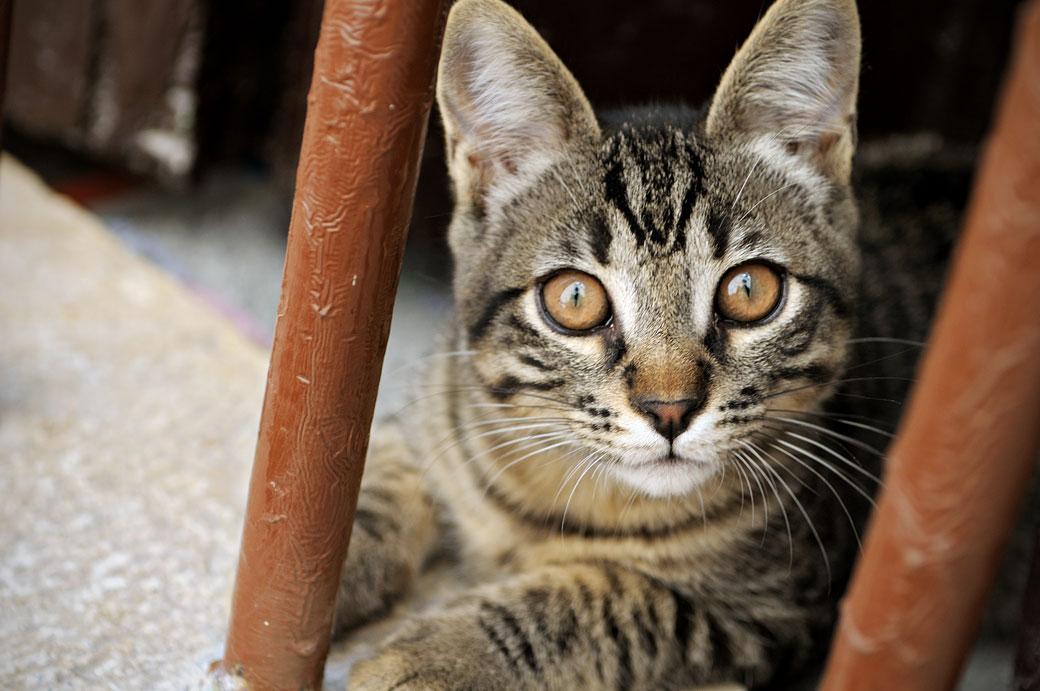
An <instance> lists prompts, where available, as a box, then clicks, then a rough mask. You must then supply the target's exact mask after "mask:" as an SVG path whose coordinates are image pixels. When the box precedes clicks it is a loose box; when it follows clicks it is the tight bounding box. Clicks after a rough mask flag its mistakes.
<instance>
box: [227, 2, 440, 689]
mask: <svg viewBox="0 0 1040 691" xmlns="http://www.w3.org/2000/svg"><path fill="white" fill-rule="evenodd" d="M446 4H447V3H446V2H444V0H396V1H390V0H326V3H325V8H324V14H323V18H322V25H321V34H320V38H319V40H318V46H317V50H316V53H315V60H314V75H313V78H312V81H311V90H310V94H309V96H308V109H307V120H306V125H305V128H304V135H303V145H302V148H301V152H300V163H299V169H298V172H297V178H296V197H295V201H294V205H293V214H292V221H291V223H290V227H289V240H288V248H287V250H286V259H285V275H284V278H283V282H282V297H281V303H280V305H279V310H278V323H277V326H276V328H275V341H274V348H273V352H272V354H271V366H270V370H269V373H268V379H267V394H266V396H265V399H264V407H263V414H262V416H261V421H260V435H259V441H258V443H257V449H256V459H255V461H254V465H253V474H252V479H251V481H250V486H249V500H248V505H247V508H246V518H245V527H244V529H243V535H242V547H241V555H240V557H239V563H238V572H237V576H236V581H235V590H234V596H233V600H232V613H231V623H230V626H229V630H228V637H227V645H226V648H225V656H224V660H223V662H222V663H219V664H218V665H217V667H218V670H219V671H222V672H223V673H225V674H233V675H236V676H238V677H240V678H242V679H244V680H245V681H246V682H247V683H248V684H249V685H250V686H252V687H255V688H262V689H286V690H289V689H291V690H292V691H297V690H298V689H317V688H320V686H321V680H322V673H323V668H324V664H325V657H326V655H327V653H328V648H329V637H330V632H331V627H332V617H333V612H334V604H335V597H336V590H337V585H338V583H339V579H340V572H341V570H342V565H343V560H344V558H345V556H346V552H347V543H348V541H349V537H350V527H351V523H352V521H353V517H354V509H355V507H356V504H357V496H358V488H359V484H360V481H361V472H362V469H363V466H364V459H365V453H366V450H367V446H368V434H369V427H370V426H371V423H372V411H373V407H374V404H375V396H376V388H377V386H378V383H379V375H380V371H381V368H382V361H383V353H384V350H385V348H386V338H387V334H388V333H389V330H390V314H391V309H392V307H393V302H394V296H395V294H396V291H397V281H398V277H399V274H400V270H401V255H402V252H403V249H404V238H405V232H406V229H407V226H408V222H409V219H410V216H411V210H412V201H413V199H414V194H415V182H416V177H417V174H418V164H419V157H420V154H421V151H422V145H423V141H424V139H425V135H426V125H427V121H428V116H429V111H430V107H431V105H432V102H433V95H434V90H433V85H434V77H435V74H436V65H437V58H438V54H439V51H440V41H441V34H442V30H443V26H444V18H445V16H446V10H447V7H446Z"/></svg>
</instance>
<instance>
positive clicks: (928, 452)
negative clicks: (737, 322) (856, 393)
mask: <svg viewBox="0 0 1040 691" xmlns="http://www.w3.org/2000/svg"><path fill="white" fill-rule="evenodd" d="M1017 39H1018V40H1017V42H1016V46H1017V50H1016V53H1015V56H1014V58H1013V60H1012V65H1011V69H1010V72H1009V75H1008V82H1007V84H1006V85H1005V91H1004V93H1003V97H1002V103H1001V107H1000V109H999V112H998V116H997V120H996V124H995V127H994V129H993V131H992V133H991V135H990V139H989V141H988V143H987V146H986V151H985V156H984V158H983V160H982V164H981V166H980V169H979V173H978V176H977V178H976V181H975V188H974V192H973V196H972V200H971V204H970V206H969V211H968V215H967V220H966V223H965V226H964V231H963V234H962V237H961V240H960V244H959V247H958V251H957V256H956V260H955V262H954V267H953V272H952V274H951V277H950V281H949V284H948V287H947V289H946V292H945V295H944V297H943V302H942V305H941V308H940V310H939V314H938V317H937V321H936V323H935V326H934V328H933V331H932V335H931V338H930V345H929V348H928V352H927V355H926V357H925V360H924V363H923V365H922V368H921V370H920V373H919V378H918V382H917V385H916V387H915V389H914V392H913V394H912V398H911V404H910V407H909V410H908V413H907V416H906V418H905V420H904V423H903V425H902V427H901V430H900V433H899V436H898V437H897V439H896V441H895V442H894V444H893V446H892V449H891V451H890V453H889V457H888V465H887V468H886V474H885V483H886V484H885V488H884V490H883V491H882V493H881V497H880V501H879V503H878V508H877V511H876V512H875V514H874V517H873V519H872V525H871V528H870V532H869V536H868V539H867V542H866V545H865V548H864V553H863V557H862V559H861V561H860V563H859V565H858V566H857V569H856V572H855V575H854V577H853V581H852V585H851V587H850V590H849V594H848V597H847V599H846V601H845V603H844V605H843V612H842V617H841V621H840V622H839V625H838V630H837V633H836V638H835V642H834V647H833V649H832V651H831V656H830V660H829V662H828V666H827V670H826V672H825V675H824V680H823V685H822V687H821V688H822V689H823V690H824V691H838V690H841V691H854V690H857V689H886V691H900V690H902V689H906V690H907V691H911V690H912V691H931V690H933V689H949V688H952V687H953V685H954V684H955V683H956V680H957V678H958V676H959V672H960V667H961V664H962V662H963V659H964V656H965V654H966V652H967V650H968V648H969V646H970V645H971V642H972V640H973V638H974V635H975V632H976V630H977V628H978V623H979V619H980V617H981V613H982V607H983V602H984V600H985V597H986V594H987V591H988V589H989V586H990V584H991V583H992V580H993V576H994V573H995V571H996V567H997V563H998V560H999V558H1000V555H1001V552H1002V550H1003V547H1004V545H1005V543H1006V540H1007V536H1008V534H1009V533H1010V530H1011V528H1012V524H1013V522H1014V517H1015V514H1016V510H1017V508H1018V506H1019V505H1020V503H1021V500H1022V497H1023V495H1024V492H1025V489H1026V486H1027V484H1028V480H1029V475H1030V473H1031V471H1032V469H1033V462H1034V459H1035V458H1036V451H1037V447H1038V445H1040V0H1033V2H1031V3H1029V4H1028V6H1026V7H1023V10H1022V14H1021V15H1020V24H1019V31H1018V36H1017Z"/></svg>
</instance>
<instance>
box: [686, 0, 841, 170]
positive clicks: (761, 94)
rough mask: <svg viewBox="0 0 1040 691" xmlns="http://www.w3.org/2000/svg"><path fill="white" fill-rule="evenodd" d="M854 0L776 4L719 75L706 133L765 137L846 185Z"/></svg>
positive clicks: (799, 0)
mask: <svg viewBox="0 0 1040 691" xmlns="http://www.w3.org/2000/svg"><path fill="white" fill-rule="evenodd" d="M859 69H860V30H859V14H858V13H857V11H856V4H855V2H854V0H777V2H775V3H774V4H773V6H772V7H770V8H769V11H768V12H766V14H765V16H764V17H762V19H761V20H760V21H759V22H758V25H757V26H755V29H754V31H752V32H751V36H750V37H749V38H748V40H747V41H746V42H745V43H744V45H743V46H742V47H741V48H740V50H739V51H738V52H737V55H736V57H735V58H734V59H733V62H732V63H730V66H729V67H728V68H727V69H726V72H725V74H724V75H723V77H722V81H721V83H720V84H719V88H718V90H717V91H716V92H715V97H714V98H713V99H712V104H711V109H710V110H709V112H708V120H707V129H708V133H709V134H727V133H728V134H750V135H758V134H765V135H770V136H772V137H775V138H776V139H777V140H778V141H780V142H782V143H783V144H785V145H786V146H787V148H788V150H789V151H791V152H793V153H796V154H798V155H800V156H803V157H806V158H808V159H809V160H811V161H812V162H813V163H814V164H815V165H816V167H817V168H818V169H819V170H820V172H822V173H823V174H825V175H827V176H829V177H832V178H835V179H838V180H842V181H847V180H848V177H849V172H850V169H851V165H852V154H853V151H854V150H855V139H856V124H855V120H856V95H857V92H858V90H859Z"/></svg>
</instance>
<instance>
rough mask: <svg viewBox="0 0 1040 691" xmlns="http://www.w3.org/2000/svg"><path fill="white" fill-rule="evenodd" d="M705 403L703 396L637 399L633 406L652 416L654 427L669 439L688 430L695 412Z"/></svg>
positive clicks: (671, 439) (649, 416)
mask: <svg viewBox="0 0 1040 691" xmlns="http://www.w3.org/2000/svg"><path fill="white" fill-rule="evenodd" d="M703 405H704V400H703V399H702V398H684V399H682V400H680V401H653V400H647V399H636V400H633V401H632V407H633V408H635V409H636V410H638V411H639V412H640V413H642V414H643V415H645V416H647V417H648V418H650V422H651V423H652V424H653V426H654V429H655V430H657V431H658V433H660V435H661V436H662V437H664V438H665V439H667V440H668V441H674V440H675V438H676V437H678V436H679V435H680V434H682V433H683V432H685V431H686V428H687V427H689V426H690V420H692V419H693V415H694V413H696V412H697V411H698V410H700V408H701V406H703Z"/></svg>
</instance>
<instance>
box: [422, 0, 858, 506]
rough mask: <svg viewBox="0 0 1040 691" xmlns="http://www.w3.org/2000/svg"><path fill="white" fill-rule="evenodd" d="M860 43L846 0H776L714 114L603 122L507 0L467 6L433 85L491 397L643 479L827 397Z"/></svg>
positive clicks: (468, 295)
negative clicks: (616, 124) (545, 421)
mask: <svg viewBox="0 0 1040 691" xmlns="http://www.w3.org/2000/svg"><path fill="white" fill-rule="evenodd" d="M799 51H801V53H799ZM858 56H859V49H858V26H857V23H856V15H855V8H854V6H853V5H851V3H848V2H841V1H837V0H835V1H829V2H824V1H821V0H781V2H779V3H778V4H777V6H775V7H774V8H773V9H772V10H771V11H770V12H769V13H768V14H767V15H766V17H765V18H764V19H763V20H762V22H761V23H760V25H759V27H758V28H756V31H755V33H754V34H753V35H752V38H751V39H749V41H748V43H747V44H746V45H745V46H744V48H743V49H742V50H741V52H740V53H739V54H738V56H737V57H736V59H735V60H734V63H733V65H731V67H730V69H729V70H728V71H727V73H726V76H725V77H724V79H723V82H722V84H721V86H720V88H719V91H718V92H717V93H716V95H715V97H714V99H713V102H712V106H711V108H710V110H709V112H708V114H707V116H706V117H702V118H690V119H689V122H685V123H679V122H678V119H677V118H671V120H672V122H670V123H667V122H665V123H661V124H632V125H628V126H622V127H620V128H619V129H617V130H615V131H605V130H603V129H601V128H600V126H599V124H598V123H597V121H596V119H595V117H594V116H593V115H592V112H591V109H590V108H589V106H588V104H587V102H586V100H585V98H584V97H583V96H582V94H581V92H580V90H579V89H578V87H577V84H576V83H575V82H574V79H573V77H571V75H570V74H569V73H568V72H567V71H566V69H565V68H564V67H563V66H562V65H561V64H560V63H559V61H558V60H557V59H556V58H555V56H554V55H553V54H552V53H551V52H550V51H549V49H548V47H547V46H545V44H544V43H543V42H542V41H541V40H540V39H539V38H538V37H537V35H536V34H535V33H534V31H533V30H532V29H531V28H530V27H529V26H527V25H526V23H524V22H523V20H522V19H520V18H519V16H518V15H516V14H515V13H514V12H513V11H512V10H510V9H508V8H507V7H505V6H504V5H502V4H500V3H499V2H497V0H465V2H464V3H463V4H461V5H459V6H457V8H456V10H455V11H454V12H453V14H452V20H451V22H450V23H449V26H448V30H447V35H446V39H445V56H444V58H443V60H442V67H441V81H440V86H439V94H438V95H439V100H440V104H441V110H442V113H443V114H444V118H445V129H446V134H447V136H448V140H449V145H448V146H449V158H450V161H451V172H452V177H453V181H454V183H455V191H456V198H457V202H458V206H457V209H456V215H455V218H454V219H453V223H452V228H451V237H450V239H451V244H452V249H453V252H454V254H455V258H456V266H457V273H456V278H455V292H456V298H457V301H458V304H459V311H458V320H459V328H460V333H461V334H462V339H463V341H464V345H465V347H468V348H470V349H472V350H474V351H475V355H474V357H473V359H472V364H473V368H472V370H471V371H472V372H473V373H474V374H475V376H476V377H477V379H478V380H479V382H478V383H479V384H480V385H481V386H482V387H484V391H485V393H486V396H487V397H488V398H490V399H493V400H496V401H500V402H503V403H509V404H512V405H513V406H516V407H514V408H503V410H510V411H513V414H514V415H515V416H517V417H536V416H538V415H542V416H544V415H545V412H546V410H547V409H549V410H551V412H552V415H554V416H556V417H557V418H559V419H561V420H563V421H564V423H563V424H564V426H565V427H566V429H567V431H568V434H570V435H571V436H572V438H573V440H575V441H577V442H579V443H580V444H581V445H582V446H584V447H585V448H587V449H589V450H590V451H592V452H594V454H595V458H597V463H599V464H602V465H603V466H604V467H606V468H609V471H610V473H611V474H612V476H613V477H614V478H615V479H616V480H618V481H621V482H622V483H624V484H627V485H629V486H632V487H635V488H638V489H640V490H642V491H644V492H645V493H647V494H650V495H654V496H666V495H677V494H685V493H687V492H690V491H691V490H693V489H694V488H696V487H698V486H699V485H701V484H703V483H704V482H705V481H706V480H707V479H709V478H710V477H712V476H714V475H716V474H718V473H720V472H721V471H722V470H723V468H725V467H727V466H728V465H732V464H734V463H737V462H741V463H752V464H758V463H762V464H765V463H767V462H768V459H766V458H764V457H763V456H762V455H761V454H760V452H759V450H758V449H759V445H758V444H757V443H756V440H760V439H762V438H763V437H770V436H772V435H773V431H772V430H773V429H774V427H775V425H771V423H770V421H769V418H770V417H771V416H772V417H775V416H777V415H778V414H779V415H780V416H784V413H782V412H781V411H789V410H806V409H810V408H812V407H813V406H814V405H816V404H817V403H818V402H819V401H820V400H821V399H822V398H823V397H824V396H825V395H826V394H827V391H828V387H827V386H826V385H825V384H826V382H829V381H831V380H833V379H834V378H835V377H837V376H838V375H839V374H840V372H841V370H842V367H843V363H844V358H845V353H846V345H845V342H846V340H847V339H848V338H849V335H850V333H851V321H850V320H851V318H852V308H853V304H854V301H855V294H856V284H857V271H858V264H857V259H856V257H857V255H856V251H855V243H854V228H855V223H856V215H855V208H854V205H853V202H852V198H851V191H850V189H849V187H848V173H849V158H850V157H851V153H852V146H853V145H852V140H853V136H854V135H853V132H852V127H853V125H852V122H853V112H854V103H855V87H856V75H857V72H858ZM799 57H800V58H801V59H802V60H803V62H805V63H806V64H808V65H810V66H814V68H815V69H816V70H817V71H818V72H819V73H818V74H816V73H812V71H811V69H809V68H805V67H804V66H803V65H802V64H801V63H799V62H798V60H797V58H799ZM792 58H795V60H794V64H795V65H796V66H797V68H796V69H795V68H791V67H790V65H791V64H792ZM785 66H786V67H785ZM663 120H668V118H663ZM539 411H540V412H539ZM554 439H555V437H554ZM780 448H782V446H781V447H780Z"/></svg>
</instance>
